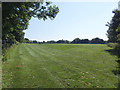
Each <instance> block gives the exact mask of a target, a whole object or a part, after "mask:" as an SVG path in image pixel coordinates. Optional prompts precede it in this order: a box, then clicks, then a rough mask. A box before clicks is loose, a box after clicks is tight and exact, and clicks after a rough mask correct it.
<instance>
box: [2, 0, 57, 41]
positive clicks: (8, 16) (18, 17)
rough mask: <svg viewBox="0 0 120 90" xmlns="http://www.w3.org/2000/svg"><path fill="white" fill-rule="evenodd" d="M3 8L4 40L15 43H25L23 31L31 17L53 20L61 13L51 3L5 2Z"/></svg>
mask: <svg viewBox="0 0 120 90" xmlns="http://www.w3.org/2000/svg"><path fill="white" fill-rule="evenodd" d="M2 6H3V7H2V31H3V32H2V40H4V41H7V42H13V43H15V42H16V41H18V42H23V41H24V32H23V30H25V29H27V28H28V25H29V20H30V19H31V17H35V18H36V17H37V18H38V19H40V20H41V19H43V20H46V19H48V18H50V19H51V20H53V19H54V18H55V17H56V15H57V13H58V12H59V8H58V7H57V6H56V5H53V6H51V3H50V2H3V3H2Z"/></svg>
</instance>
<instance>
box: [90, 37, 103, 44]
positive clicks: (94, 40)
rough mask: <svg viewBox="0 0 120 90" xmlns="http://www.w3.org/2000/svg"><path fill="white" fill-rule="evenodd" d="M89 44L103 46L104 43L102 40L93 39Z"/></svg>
mask: <svg viewBox="0 0 120 90" xmlns="http://www.w3.org/2000/svg"><path fill="white" fill-rule="evenodd" d="M91 43H93V44H104V43H105V42H104V40H103V39H99V38H93V39H92V40H91Z"/></svg>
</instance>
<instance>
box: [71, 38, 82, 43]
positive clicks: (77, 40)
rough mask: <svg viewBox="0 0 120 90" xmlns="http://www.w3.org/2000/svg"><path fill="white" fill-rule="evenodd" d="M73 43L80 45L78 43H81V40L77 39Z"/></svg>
mask: <svg viewBox="0 0 120 90" xmlns="http://www.w3.org/2000/svg"><path fill="white" fill-rule="evenodd" d="M71 43H74V44H78V43H80V39H79V38H75V39H74V40H73V41H72V42H71Z"/></svg>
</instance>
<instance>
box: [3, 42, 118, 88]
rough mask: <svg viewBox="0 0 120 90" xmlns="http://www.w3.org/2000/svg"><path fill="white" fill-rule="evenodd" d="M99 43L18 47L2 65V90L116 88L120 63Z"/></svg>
mask: <svg viewBox="0 0 120 90" xmlns="http://www.w3.org/2000/svg"><path fill="white" fill-rule="evenodd" d="M108 49H111V48H110V47H108V46H107V45H100V44H97V45H95V44H19V45H17V46H13V47H11V48H10V49H9V50H8V53H7V57H8V60H7V61H6V62H4V63H3V67H2V69H3V81H2V83H3V85H2V86H3V88H38V87H39V88H114V87H117V86H116V84H117V83H118V76H115V75H114V74H113V72H112V70H113V69H114V68H115V65H117V63H116V62H115V60H118V58H117V56H114V55H110V53H108V52H107V51H105V50H108Z"/></svg>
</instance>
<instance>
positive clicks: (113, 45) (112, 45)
mask: <svg viewBox="0 0 120 90" xmlns="http://www.w3.org/2000/svg"><path fill="white" fill-rule="evenodd" d="M107 46H108V47H111V48H116V47H117V46H118V43H108V44H107Z"/></svg>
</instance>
